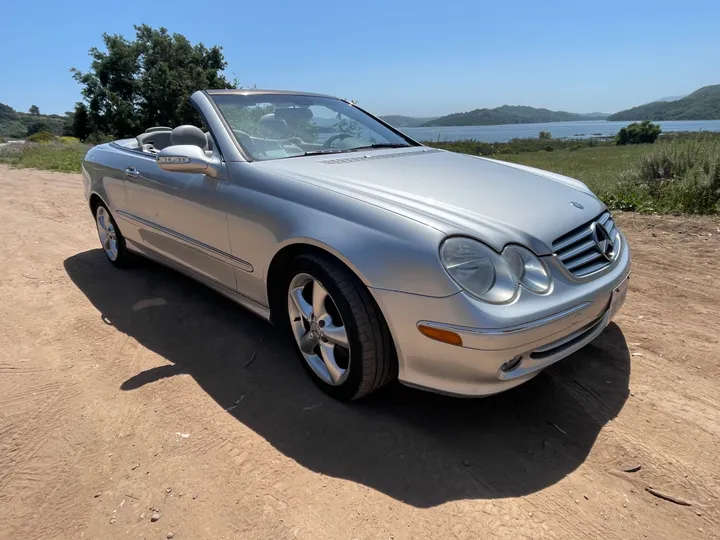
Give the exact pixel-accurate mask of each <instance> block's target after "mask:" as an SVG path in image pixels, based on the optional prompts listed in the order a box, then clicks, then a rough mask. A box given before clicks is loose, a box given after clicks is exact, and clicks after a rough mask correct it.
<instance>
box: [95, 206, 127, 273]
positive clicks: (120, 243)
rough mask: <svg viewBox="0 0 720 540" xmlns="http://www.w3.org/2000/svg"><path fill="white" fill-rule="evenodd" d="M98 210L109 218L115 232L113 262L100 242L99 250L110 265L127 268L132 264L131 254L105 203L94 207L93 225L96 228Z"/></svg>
mask: <svg viewBox="0 0 720 540" xmlns="http://www.w3.org/2000/svg"><path fill="white" fill-rule="evenodd" d="M100 208H102V209H103V210H104V211H105V212H106V213H107V215H108V217H109V218H110V223H111V224H112V226H113V229H114V231H115V238H116V242H117V257H116V258H115V260H113V259H112V258H111V257H110V255H108V253H107V252H106V251H105V249H104V248H103V246H102V240H101V243H100V248H101V249H102V250H103V253H104V254H105V256H106V257H107V260H108V261H110V263H111V264H112V265H113V266H115V267H117V268H127V267H128V266H130V264H131V263H132V254H131V253H130V252H129V251H128V249H127V246H126V245H125V237H124V236H123V235H122V233H121V232H120V228H119V227H118V226H117V223H116V222H115V218H114V217H113V215H112V212H110V210H109V209H108V207H107V206H105V203H102V202H100V203H98V204H97V205H96V206H95V211H94V217H95V221H96V223H95V225H96V227H97V219H98V212H99V211H100ZM99 236H100V231H98V237H99Z"/></svg>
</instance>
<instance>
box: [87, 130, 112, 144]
mask: <svg viewBox="0 0 720 540" xmlns="http://www.w3.org/2000/svg"><path fill="white" fill-rule="evenodd" d="M114 139H115V137H113V136H112V135H108V134H107V133H100V132H95V133H91V134H90V135H89V136H88V137H87V138H86V139H85V142H86V143H89V144H103V143H106V142H110V141H112V140H114Z"/></svg>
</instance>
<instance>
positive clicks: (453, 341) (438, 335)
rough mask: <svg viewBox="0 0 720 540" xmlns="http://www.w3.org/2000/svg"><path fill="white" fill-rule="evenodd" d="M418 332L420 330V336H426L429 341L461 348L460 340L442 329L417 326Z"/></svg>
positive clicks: (452, 333) (455, 335) (453, 333)
mask: <svg viewBox="0 0 720 540" xmlns="http://www.w3.org/2000/svg"><path fill="white" fill-rule="evenodd" d="M418 330H420V333H421V334H422V335H424V336H427V337H429V338H430V339H434V340H435V341H442V342H443V343H449V344H450V345H458V346H462V338H461V337H460V336H459V335H458V334H456V333H455V332H451V331H450V330H443V329H442V328H435V327H433V326H426V325H424V324H419V325H418Z"/></svg>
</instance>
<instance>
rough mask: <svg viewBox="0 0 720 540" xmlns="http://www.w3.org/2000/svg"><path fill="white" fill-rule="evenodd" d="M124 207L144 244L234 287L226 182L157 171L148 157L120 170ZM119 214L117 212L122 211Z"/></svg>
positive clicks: (191, 174) (191, 268)
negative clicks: (224, 199)
mask: <svg viewBox="0 0 720 540" xmlns="http://www.w3.org/2000/svg"><path fill="white" fill-rule="evenodd" d="M124 172H125V176H126V192H127V198H128V210H127V211H126V212H125V213H124V214H125V215H123V216H122V217H124V218H126V219H130V220H132V221H134V222H135V224H136V226H137V228H138V233H139V236H140V240H141V242H142V244H143V247H145V248H147V249H150V250H152V251H154V252H155V253H158V254H160V255H162V256H164V257H166V258H168V259H170V260H172V261H174V262H176V263H179V264H181V265H182V266H184V267H186V268H188V269H189V270H192V271H193V272H196V273H198V274H200V275H202V276H204V277H206V278H209V279H211V280H213V281H215V282H216V283H218V284H220V285H223V286H224V287H227V288H229V289H232V290H235V289H236V284H235V276H234V272H233V257H232V255H230V252H231V249H230V240H229V237H228V227H227V216H226V212H225V211H224V210H223V208H222V201H223V191H224V190H225V189H227V182H226V181H225V180H221V179H218V178H212V177H210V176H206V175H204V174H193V173H183V172H169V171H164V170H162V169H161V168H160V167H159V166H158V165H157V162H156V161H155V159H153V158H152V157H151V156H147V158H146V157H145V156H142V159H136V160H132V162H130V163H129V164H128V167H127V168H126V169H125V171H124ZM121 214H122V212H121Z"/></svg>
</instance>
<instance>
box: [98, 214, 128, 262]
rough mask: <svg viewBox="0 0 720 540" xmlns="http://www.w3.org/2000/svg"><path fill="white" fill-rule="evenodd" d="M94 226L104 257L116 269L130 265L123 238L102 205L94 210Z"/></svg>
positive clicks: (110, 215)
mask: <svg viewBox="0 0 720 540" xmlns="http://www.w3.org/2000/svg"><path fill="white" fill-rule="evenodd" d="M95 225H96V226H97V231H98V237H99V238H100V245H101V246H102V249H103V252H104V253H105V256H106V257H107V258H108V260H109V261H110V262H111V263H112V264H113V265H115V266H117V267H118V268H126V267H127V266H128V265H129V264H130V258H131V255H130V253H129V252H128V250H127V247H126V246H125V237H124V236H123V235H122V233H121V232H120V229H118V226H117V224H116V223H115V219H114V218H113V217H112V214H111V213H110V210H108V208H107V206H105V205H104V204H103V203H99V204H98V205H97V207H96V208H95Z"/></svg>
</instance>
